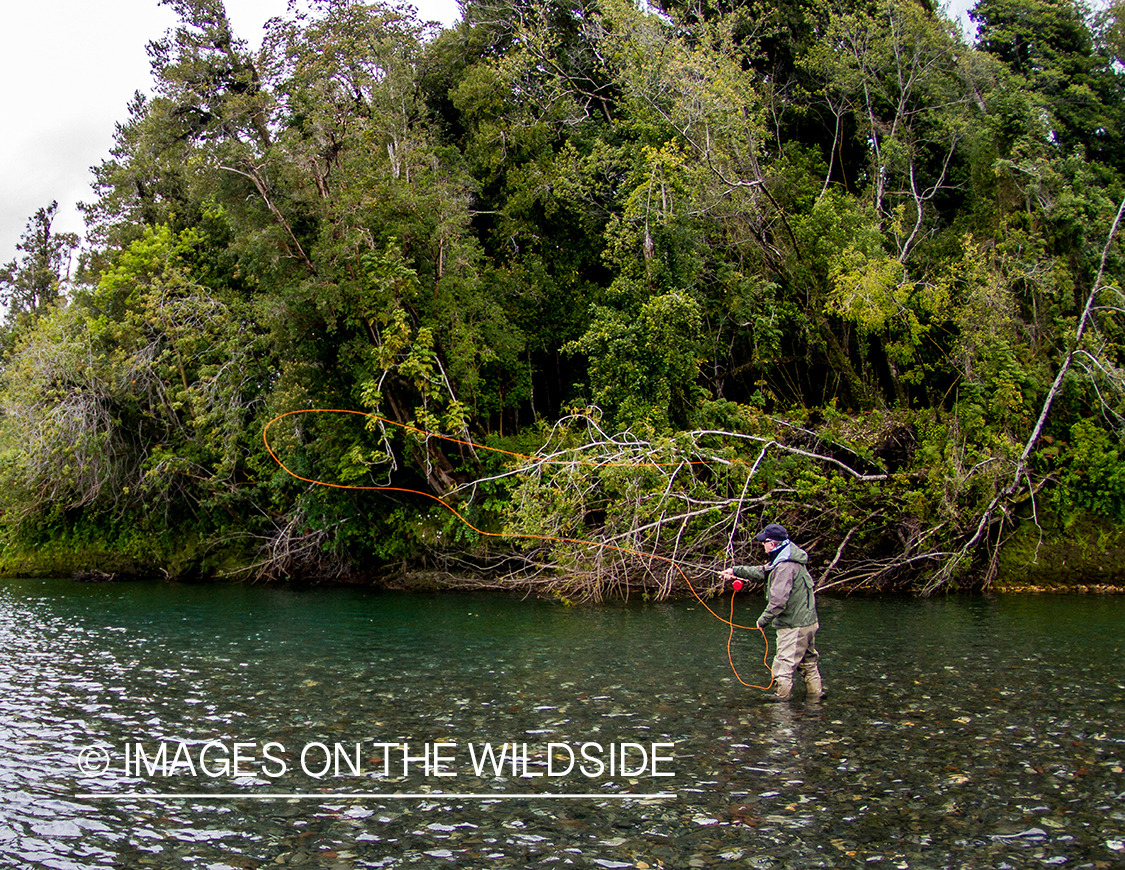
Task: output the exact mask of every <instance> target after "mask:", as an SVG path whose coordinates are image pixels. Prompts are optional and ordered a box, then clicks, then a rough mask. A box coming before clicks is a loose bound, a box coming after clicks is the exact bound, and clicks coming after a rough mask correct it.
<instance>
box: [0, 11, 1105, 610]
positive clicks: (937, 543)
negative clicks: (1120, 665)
mask: <svg viewBox="0 0 1125 870" xmlns="http://www.w3.org/2000/svg"><path fill="white" fill-rule="evenodd" d="M165 2H168V3H169V5H171V6H173V7H174V8H175V10H176V11H177V13H178V14H179V16H180V19H181V24H180V25H179V26H178V27H177V28H176V29H175V30H174V31H172V32H170V33H169V34H168V35H167V36H166V37H165V38H164V39H162V40H160V41H158V42H156V43H154V44H152V45H151V46H150V54H151V57H152V67H153V74H154V80H155V91H154V95H153V96H152V97H151V98H146V97H143V96H141V95H139V94H138V96H137V97H136V99H135V100H134V101H133V102H132V103H131V105H130V106H129V107H128V118H127V120H125V121H124V122H122V123H121V124H120V125H119V127H118V131H117V140H116V147H115V149H114V151H113V152H112V155H111V156H110V157H109V159H107V160H106V161H105V162H104V163H103V164H102V165H101V166H99V167H97V168H96V170H95V180H96V182H95V194H96V196H95V199H94V201H93V202H92V203H90V204H89V205H87V206H86V207H85V208H86V215H87V219H88V227H89V232H90V240H91V242H90V246H89V248H88V249H87V250H86V251H85V253H84V255H83V260H82V268H81V270H80V272H79V274H77V275H76V276H68V275H66V274H65V273H64V272H63V270H62V266H61V264H62V262H63V260H64V259H65V256H64V255H65V254H69V251H70V250H71V249H73V248H74V246H75V245H76V241H77V240H73V239H69V238H59V237H57V236H52V235H51V233H50V224H51V218H52V217H53V213H54V210H53V206H52V207H51V208H49V209H44V210H41V211H40V212H39V213H38V214H37V215H36V216H35V217H34V218H33V219H32V222H31V223H30V224H29V229H28V235H27V236H26V237H25V242H24V244H23V245H21V251H22V252H23V257H22V259H20V260H14V261H13V262H12V263H11V264H10V265H9V266H8V267H7V268H6V269H5V270H4V271H3V272H2V273H0V288H2V289H3V292H4V293H5V295H6V298H7V300H8V302H9V306H10V307H9V320H8V324H7V328H6V331H5V334H4V339H3V349H4V358H3V380H2V384H0V407H2V411H3V417H2V421H3V429H2V432H0V439H2V441H0V450H2V452H0V501H2V508H3V515H2V529H3V535H4V545H5V547H6V548H7V550H6V551H7V553H8V558H9V561H11V560H14V559H16V558H17V557H20V554H26V553H27V552H28V551H29V550H30V549H32V548H34V547H38V546H47V545H53V544H57V542H59V541H74V542H77V543H78V544H80V545H81V546H82V547H84V548H86V549H89V547H90V546H91V544H92V543H93V542H100V546H101V547H102V548H103V550H104V551H105V552H106V553H117V554H122V553H125V554H129V555H130V556H131V557H135V559H136V561H137V563H138V564H141V565H147V566H149V567H152V568H161V569H164V570H166V571H168V572H170V573H175V574H178V575H201V576H212V575H218V576H246V577H264V578H274V579H278V578H285V577H316V578H342V577H349V578H364V577H374V576H379V575H387V574H389V573H390V572H391V571H392V570H393V571H398V570H400V569H401V567H402V566H406V567H407V568H409V567H411V566H413V567H419V566H430V567H445V566H456V567H457V569H458V571H459V572H461V573H464V572H465V571H466V570H471V571H472V572H475V575H476V576H478V577H481V578H492V579H491V580H487V579H485V580H481V581H480V582H495V583H496V584H498V585H504V584H509V585H510V584H516V583H522V584H528V585H537V584H544V585H545V586H546V587H547V588H550V589H552V590H554V591H556V592H561V593H562V594H566V595H572V594H579V595H581V594H592V595H604V594H607V593H608V592H610V591H612V590H614V589H621V588H628V587H631V586H636V585H641V586H645V587H646V588H649V589H651V590H653V591H656V592H658V593H659V594H666V593H669V592H672V591H675V590H677V589H679V588H681V587H682V585H683V578H682V575H680V574H679V573H678V571H677V570H676V569H675V567H674V566H673V565H672V563H671V562H670V561H668V560H673V561H674V562H676V563H678V564H679V565H681V566H682V567H684V569H685V570H686V571H687V573H688V574H689V575H693V576H697V577H698V576H705V569H707V568H709V567H713V566H714V565H715V564H716V563H719V562H721V561H723V560H724V559H729V558H730V557H733V558H736V559H739V560H745V559H747V558H751V556H749V555H748V552H749V551H748V546H747V541H746V539H747V535H746V534H745V531H746V529H747V528H748V527H753V526H755V525H757V524H759V523H761V522H764V521H781V522H784V523H785V524H787V525H788V526H790V528H791V531H792V532H793V533H794V535H795V536H796V537H798V539H799V540H800V541H801V542H802V544H803V545H804V546H807V548H808V549H809V550H810V552H812V553H813V555H814V559H815V565H814V568H815V571H816V573H817V574H818V575H820V576H821V579H822V580H823V581H824V582H826V583H833V582H851V583H853V584H855V583H865V582H866V583H871V584H873V585H886V584H902V585H907V584H913V585H916V586H918V587H919V588H926V589H935V588H938V587H940V586H942V585H943V584H958V583H960V584H964V583H966V582H975V583H981V582H984V583H987V582H989V581H990V580H991V578H992V576H993V572H994V570H995V566H996V565H997V557H996V554H997V552H998V549H999V545H1000V544H1001V543H1002V541H1003V538H1004V535H1005V533H1006V532H1007V531H1008V530H1010V528H1011V524H1012V521H1013V519H1014V517H1015V515H1016V513H1017V508H1018V509H1019V511H1020V512H1021V514H1027V513H1028V512H1027V511H1025V510H1023V508H1022V507H1021V505H1022V506H1024V507H1026V506H1028V505H1030V506H1031V507H1032V508H1033V510H1031V511H1030V515H1031V516H1032V517H1034V516H1037V515H1038V512H1039V511H1047V510H1051V511H1054V512H1056V513H1058V514H1060V515H1063V516H1070V515H1076V514H1077V512H1079V511H1088V512H1092V513H1095V514H1100V515H1103V516H1105V517H1107V518H1112V519H1113V520H1116V521H1119V522H1125V475H1123V474H1122V473H1121V470H1120V461H1119V457H1120V456H1121V455H1122V451H1123V446H1122V440H1121V435H1122V427H1123V422H1125V418H1123V416H1122V415H1123V414H1125V401H1123V399H1125V395H1123V392H1122V370H1121V366H1122V363H1123V362H1125V359H1123V348H1122V347H1121V340H1122V336H1123V328H1125V323H1123V322H1122V319H1121V308H1120V306H1121V294H1120V291H1119V286H1120V278H1121V276H1122V267H1123V259H1122V254H1121V249H1120V244H1119V241H1118V239H1117V236H1116V230H1117V221H1118V220H1119V219H1120V209H1119V207H1120V205H1121V203H1122V200H1123V197H1125V183H1123V182H1125V151H1123V148H1125V146H1123V144H1122V143H1123V142H1125V93H1123V91H1122V85H1123V83H1125V78H1123V75H1122V73H1121V71H1120V70H1121V65H1120V59H1121V57H1122V46H1123V45H1125V40H1123V39H1122V37H1121V32H1122V31H1121V25H1120V22H1119V21H1118V18H1117V15H1116V11H1115V10H1116V7H1113V8H1111V9H1110V10H1109V11H1108V12H1107V13H1104V14H1102V15H1100V16H1098V17H1095V16H1093V15H1092V14H1091V13H1090V12H1089V10H1087V9H1086V8H1085V7H1083V6H1081V5H1080V4H1078V3H1077V2H1075V0H980V3H979V4H978V6H977V7H976V8H975V9H974V10H973V12H972V13H971V14H972V17H973V20H974V21H975V22H977V23H978V24H979V25H980V38H979V41H978V42H976V43H975V44H969V43H967V42H966V41H965V39H964V38H963V37H962V36H961V35H960V34H959V33H958V32H957V30H956V28H955V27H954V26H953V25H952V24H951V23H950V22H949V21H948V20H946V19H944V18H943V17H942V16H941V15H940V14H939V13H936V12H935V11H933V9H932V7H931V6H930V5H928V4H923V3H919V2H917V0H873V2H869V3H856V2H851V0H838V2H828V0H814V2H808V3H786V4H782V5H781V6H776V5H772V6H770V5H767V6H761V5H760V4H758V3H757V2H756V0H746V2H737V3H722V4H702V5H699V4H682V3H679V2H672V0H669V2H668V3H667V4H666V5H665V6H664V7H663V9H660V8H657V7H655V6H653V7H649V6H648V5H647V4H643V5H642V8H637V7H636V6H634V5H633V4H631V3H628V2H625V0H591V2H584V0H530V2H528V0H469V2H468V3H467V5H466V6H465V12H464V21H463V22H462V23H460V24H459V25H458V26H456V27H454V28H451V29H448V30H445V31H439V30H438V29H437V28H436V27H433V26H430V25H426V24H423V23H421V22H419V21H417V20H416V19H415V18H414V17H413V13H412V12H411V11H410V10H408V9H406V8H405V7H403V8H400V7H396V6H392V5H389V4H384V3H365V2H358V0H311V2H309V3H308V4H307V6H305V7H300V8H294V9H293V10H292V11H291V14H290V15H289V17H287V18H284V19H275V20H274V21H273V22H271V24H270V25H269V29H268V35H267V38H266V40H265V43H264V45H263V47H262V49H261V51H260V52H258V53H256V54H254V53H251V52H250V51H249V50H248V49H247V47H246V45H245V43H243V42H242V41H240V40H239V39H238V38H237V37H236V36H235V35H234V34H233V33H232V32H231V30H230V25H229V22H228V19H227V17H226V13H225V11H224V9H223V6H222V2H221V0H165ZM64 290H65V291H66V292H63V291H64ZM303 408H339V409H361V410H366V411H369V412H371V414H373V415H376V416H372V417H370V418H368V419H367V420H366V421H365V419H364V418H363V417H358V416H355V415H341V414H335V415H333V414H315V415H313V414H304V415H294V416H289V417H285V418H283V419H281V420H279V421H278V422H277V423H275V424H274V425H273V426H272V428H271V430H270V431H271V445H272V446H273V447H274V449H275V450H276V451H278V453H279V455H281V456H283V457H284V461H285V462H286V463H287V464H288V465H289V467H290V468H291V469H292V470H293V471H294V472H296V473H297V474H299V475H301V476H303V477H306V478H310V479H315V480H320V481H326V482H331V483H339V484H349V485H352V486H358V487H369V488H368V489H343V488H337V487H323V486H318V485H315V484H309V483H306V482H303V481H300V480H298V479H296V478H294V477H291V476H289V475H287V474H285V473H284V472H283V471H282V470H281V469H280V468H279V467H277V466H276V465H275V464H274V462H273V461H272V459H271V458H270V457H269V455H268V453H267V451H266V448H265V445H264V444H263V442H262V438H261V433H262V430H263V428H264V427H265V426H266V424H267V423H268V422H269V421H270V420H272V419H274V418H275V417H277V416H278V415H281V414H284V413H286V412H289V411H295V410H299V409H303ZM396 424H397V425H396ZM403 427H408V428H403ZM409 427H415V429H414V431H412V430H411V429H410V428H409ZM417 430H424V432H419V431H417ZM425 432H430V433H442V434H445V435H448V436H453V437H456V438H458V439H460V441H459V442H454V441H450V440H445V439H440V438H434V437H427V436H426V435H425V434H424V433H425ZM474 444H476V445H479V446H478V447H474V446H473V445H474ZM486 446H492V447H503V448H505V449H508V450H511V451H514V452H516V453H520V454H526V455H534V456H535V457H536V458H535V459H531V460H516V459H513V458H511V457H507V456H505V455H504V454H497V453H492V452H489V451H487V450H485V449H482V448H484V447H486ZM543 457H550V460H551V461H550V462H544V461H543ZM379 486H389V487H394V488H395V489H394V490H382V491H380V490H378V489H371V487H379ZM404 490H415V491H417V493H419V494H414V495H412V494H411V493H409V492H405V491H404ZM420 493H425V494H428V495H429V496H432V497H441V498H444V499H445V500H446V501H447V502H448V503H450V504H455V505H456V507H457V509H458V510H459V511H460V512H461V513H462V514H463V515H464V516H465V517H466V518H467V519H468V520H469V521H470V522H472V524H473V525H474V526H476V527H477V528H478V529H481V530H483V531H486V532H488V533H491V534H499V533H503V537H500V538H493V537H487V536H486V537H481V536H480V535H478V533H477V532H476V531H473V530H472V529H470V528H468V527H467V526H465V525H463V524H462V523H460V522H459V521H458V520H457V519H456V518H455V517H454V516H453V515H452V514H450V513H449V511H448V510H447V509H446V508H445V507H443V506H442V505H441V504H439V503H438V502H436V501H435V500H434V498H432V497H426V496H425V495H421V494H420ZM536 535H538V536H541V537H538V538H535V537H530V536H536ZM544 537H546V538H566V539H571V540H582V541H587V540H591V541H597V542H600V543H601V544H603V545H604V546H602V547H600V548H598V547H590V546H588V545H586V544H576V543H559V542H557V541H551V540H545V539H544ZM84 552H85V550H84ZM559 569H561V570H559ZM704 585H707V583H706V582H704Z"/></svg>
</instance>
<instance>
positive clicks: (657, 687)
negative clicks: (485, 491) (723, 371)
mask: <svg viewBox="0 0 1125 870" xmlns="http://www.w3.org/2000/svg"><path fill="white" fill-rule="evenodd" d="M744 604H746V602H744ZM757 604H758V602H757V600H754V601H753V605H752V606H748V607H747V610H744V611H743V612H744V613H747V614H748V615H749V619H750V620H751V621H752V618H753V616H755V615H756V614H757ZM722 606H724V607H725V606H726V605H725V604H723V605H722ZM820 610H821V633H820V635H819V638H818V645H819V647H820V648H821V653H822V671H823V673H824V676H825V681H826V685H827V687H828V689H829V692H830V694H829V696H828V697H827V698H826V699H824V701H822V702H820V703H819V704H815V703H814V704H806V703H805V702H804V701H802V700H800V699H798V700H796V701H794V702H792V703H790V704H786V705H777V704H767V703H764V702H763V700H762V694H763V693H761V692H759V691H756V690H751V689H745V688H743V687H742V686H740V685H738V684H737V683H736V682H735V681H734V679H733V678H732V675H731V672H730V669H729V666H728V665H727V661H726V651H725V646H726V639H727V632H726V630H725V629H724V627H723V626H722V625H721V624H719V623H717V622H715V621H714V620H713V619H712V618H711V617H710V616H709V615H708V614H707V613H706V612H704V611H703V610H702V608H701V607H699V605H698V604H692V603H673V604H644V603H640V602H633V603H629V604H617V605H608V606H601V607H596V608H595V607H574V608H566V607H561V606H559V605H556V604H550V603H544V602H538V601H533V600H522V601H521V600H518V599H514V598H508V597H503V596H477V595H473V596H469V595H458V594H426V595H415V594H409V595H408V594H389V593H383V594H380V593H372V592H368V593H364V592H363V591H355V590H313V591H307V592H295V591H289V590H278V589H267V588H256V587H243V586H225V587H224V586H201V587H184V586H166V585H157V584H152V585H148V584H128V585H90V586H87V585H81V584H73V583H70V582H64V581H2V582H0V648H2V649H3V651H4V652H3V656H2V657H0V865H2V866H11V867H49V868H95V867H97V868H109V867H114V868H142V867H144V868H151V867H156V868H211V870H223V868H239V870H242V868H253V867H283V866H304V867H340V868H344V867H406V866H412V867H448V866H459V867H484V866H486V865H487V866H499V867H544V868H554V867H586V868H598V867H602V868H624V867H641V866H644V865H646V864H647V865H648V866H650V867H654V868H655V867H658V866H664V867H669V868H681V867H710V866H715V867H718V866H724V867H726V866H734V867H793V868H804V867H853V866H855V867H859V866H864V867H869V866H879V867H896V868H897V867H912V868H945V867H956V868H962V867H981V868H1022V867H1042V866H1054V865H1059V866H1065V867H1068V868H1072V867H1107V868H1108V867H1119V866H1125V774H1123V773H1122V767H1123V765H1125V688H1123V687H1125V666H1123V664H1122V662H1123V656H1122V651H1121V647H1122V646H1123V645H1125V644H1123V642H1122V627H1123V626H1125V599H1122V598H1108V597H1107V598H1095V597H1088V598H1086V597H1055V596H1051V597H1047V596H1044V597H1020V596H1011V597H1004V598H995V599H949V600H938V601H915V600H899V599H895V600H886V599H883V600H869V599H859V598H853V599H847V598H826V599H824V600H822V602H821V607H820ZM771 640H772V637H771ZM736 652H737V661H738V662H739V664H740V667H741V668H742V670H743V674H744V676H746V677H754V678H758V677H761V676H762V675H764V671H763V670H761V642H760V639H759V636H758V635H757V634H749V633H744V634H742V635H741V636H739V637H736ZM752 681H757V679H754V680H752ZM209 741H218V742H219V743H220V744H221V747H212V748H211V750H209V752H210V753H211V755H210V758H211V760H212V762H213V763H212V766H211V770H212V771H215V770H217V769H219V764H218V763H219V762H220V761H221V758H222V751H225V752H227V753H228V757H229V753H231V752H233V749H232V747H233V744H234V743H236V742H239V743H248V744H251V746H250V748H243V749H242V750H240V751H241V752H242V754H243V755H244V756H246V755H250V756H251V758H252V761H251V762H250V763H249V764H244V765H242V767H241V769H240V772H246V773H247V774H249V775H247V776H239V777H234V776H231V775H225V776H224V775H218V776H214V777H211V776H207V775H205V774H204V773H202V772H201V771H200V770H196V771H195V775H192V773H191V771H190V770H188V769H187V768H186V766H185V765H184V764H181V765H180V766H179V767H178V768H177V769H175V770H172V771H169V775H167V776H165V775H163V774H164V771H163V770H162V769H161V768H159V767H157V769H156V772H155V773H153V774H152V775H150V774H149V773H148V771H147V770H141V771H140V775H138V771H137V770H136V769H135V768H132V769H130V772H129V773H126V772H125V771H124V770H123V753H124V749H125V747H126V746H130V747H133V746H135V745H136V744H137V743H141V744H142V746H144V747H145V748H146V752H151V753H153V754H155V751H156V748H157V747H158V746H159V745H161V744H165V745H166V746H167V747H169V748H170V755H171V753H172V752H174V751H175V749H176V748H177V747H179V746H180V745H181V744H183V746H184V747H185V749H184V751H185V752H187V753H188V754H189V756H191V755H193V754H194V755H195V756H196V757H197V756H198V753H199V751H200V750H201V749H202V747H203V746H204V745H205V744H207V743H208V742H209ZM506 741H510V742H516V743H518V744H520V745H521V746H522V744H524V743H526V744H527V745H528V756H529V763H528V766H527V772H528V773H529V774H534V773H537V772H538V773H544V772H545V771H546V768H545V767H544V763H545V757H544V755H543V749H544V747H546V745H547V743H549V742H555V743H564V744H567V745H568V746H570V747H574V748H575V749H577V748H578V747H579V746H580V745H581V744H583V743H600V744H601V745H602V746H603V748H604V749H605V754H604V755H603V756H602V757H603V761H605V762H608V745H609V744H610V743H616V744H620V743H622V742H626V743H635V744H639V745H640V746H641V747H645V748H651V747H652V744H654V743H672V744H674V745H673V747H671V748H666V749H658V750H657V751H658V752H660V753H662V754H664V755H667V756H670V760H666V761H660V762H659V763H658V766H657V769H658V771H661V772H673V773H674V774H675V775H674V776H672V777H652V776H650V775H644V774H637V773H636V768H637V767H639V756H637V755H636V750H635V749H631V750H629V751H630V752H632V753H633V755H632V757H631V759H630V764H631V765H633V767H632V768H631V769H630V771H629V772H631V773H633V774H634V775H628V776H624V777H623V776H620V775H618V772H617V771H615V772H614V775H612V776H611V775H609V774H608V772H603V773H602V774H601V775H589V776H587V775H583V774H582V773H580V772H579V771H578V768H577V765H576V767H575V768H574V769H573V770H572V771H571V772H570V773H569V774H567V775H565V776H556V777H545V776H539V777H536V776H523V775H522V774H523V773H524V769H523V766H522V764H520V765H517V769H516V771H515V773H514V774H513V771H512V770H511V769H510V766H506V767H505V768H504V769H503V770H502V771H501V772H500V774H499V775H497V774H496V773H494V772H493V771H492V769H491V768H489V769H487V770H485V771H482V773H481V775H480V776H478V775H476V774H475V772H474V771H473V769H472V761H471V758H470V751H469V747H470V744H472V746H473V747H474V748H477V749H480V748H481V747H482V746H483V744H486V743H491V744H492V745H493V746H494V747H495V749H496V750H499V748H500V745H501V744H503V743H504V742H506ZM269 742H273V743H275V744H280V745H281V746H282V747H284V750H280V749H276V748H275V749H274V750H273V752H274V753H276V755H277V757H278V758H279V761H278V763H277V765H267V764H266V763H265V761H264V758H263V756H262V751H263V750H262V747H263V746H264V745H265V744H266V743H269ZM437 742H442V743H453V744H456V746H455V747H453V748H446V749H445V750H443V753H445V755H446V756H447V757H448V758H449V759H450V760H449V762H448V763H447V764H446V765H445V767H444V768H443V769H444V770H445V771H447V772H448V771H453V772H455V773H456V774H457V775H456V776H455V777H436V776H433V775H430V776H427V775H425V771H424V770H423V769H422V768H421V766H420V764H421V763H420V762H416V763H414V765H413V767H412V768H411V770H410V771H408V775H407V776H405V777H403V775H402V773H403V771H402V770H401V750H400V749H398V748H394V749H387V750H385V752H386V755H385V756H384V755H381V753H382V752H383V751H384V750H381V749H378V748H376V744H379V743H389V744H395V745H396V747H397V746H398V745H399V744H403V743H405V744H407V746H408V752H409V753H410V754H411V755H412V756H413V755H421V753H422V747H423V745H424V744H426V743H437ZM336 743H340V744H342V745H343V746H344V747H346V748H349V750H350V748H351V747H354V746H355V744H356V743H359V744H360V751H361V758H360V766H361V768H362V772H361V773H360V774H359V775H355V774H353V773H352V771H351V770H350V768H348V766H347V765H346V764H345V765H343V767H342V769H341V775H340V776H339V777H337V776H333V775H331V771H330V772H329V775H327V776H324V777H323V778H317V777H314V776H311V775H309V774H307V773H305V772H303V771H302V770H301V769H300V756H299V753H300V752H301V751H302V749H304V748H305V747H308V746H313V747H314V748H313V750H312V751H311V754H309V755H307V758H306V764H307V766H308V767H310V768H311V769H312V770H314V771H316V769H317V768H319V767H320V766H321V765H322V762H323V756H322V755H318V754H317V753H318V752H319V751H320V750H318V749H316V748H315V745H323V746H325V747H332V746H334V744H336ZM89 747H97V748H100V749H101V750H104V751H105V752H106V754H107V756H108V757H109V760H110V769H109V770H108V771H107V772H105V773H103V774H100V775H85V774H83V773H82V772H81V771H80V768H79V762H78V757H79V755H80V753H81V752H82V751H83V750H85V749H87V748H89ZM591 751H592V750H591ZM555 755H556V758H553V759H552V764H553V765H554V767H553V769H554V770H556V771H557V770H558V769H560V768H563V767H565V753H563V752H562V751H561V750H559V749H557V748H556V750H555ZM385 758H386V759H389V764H388V769H387V770H386V771H385V770H384V768H383V762H384V759H385ZM353 760H354V759H353ZM281 763H284V764H285V765H286V772H285V773H284V774H282V775H280V776H274V777H271V776H268V775H266V773H265V770H266V769H267V768H268V769H269V770H271V771H272V772H278V771H279V769H280V768H279V765H280V764H281ZM587 769H588V771H589V772H590V773H591V774H593V773H595V772H596V768H595V767H594V766H593V765H592V764H588V767H587ZM431 773H432V772H431ZM647 773H651V768H650V769H649V770H648V771H647ZM384 774H386V775H384ZM441 791H444V792H447V793H449V792H456V793H459V794H462V795H468V794H496V793H502V794H522V793H529V792H534V793H543V792H550V793H554V794H561V793H565V794H591V795H596V797H581V798H554V799H549V798H491V799H473V798H468V797H456V796H449V795H446V796H442V795H439V794H437V792H441ZM380 792H382V793H408V794H412V795H422V796H419V797H409V798H385V797H384V798H380V797H378V796H376V795H377V794H378V793H380ZM427 792H428V793H429V796H426V793H427ZM658 792H670V793H673V794H674V796H673V797H666V798H645V797H643V795H645V794H654V793H658ZM90 793H102V794H107V795H109V796H108V797H93V798H91V797H81V795H85V794H90ZM190 793H206V794H216V795H234V796H233V797H230V796H227V797H219V798H188V799H172V798H168V799H162V800H157V801H153V800H147V799H144V798H142V797H137V795H154V794H167V795H176V794H190ZM269 793H277V794H300V795H312V797H305V798H288V799H278V800H260V799H255V797H254V796H256V795H258V796H260V795H263V794H269ZM624 793H629V794H631V795H634V797H627V798H622V797H620V795H622V794H624ZM340 794H363V795H368V796H369V797H365V798H361V797H340V796H339V795H340Z"/></svg>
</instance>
